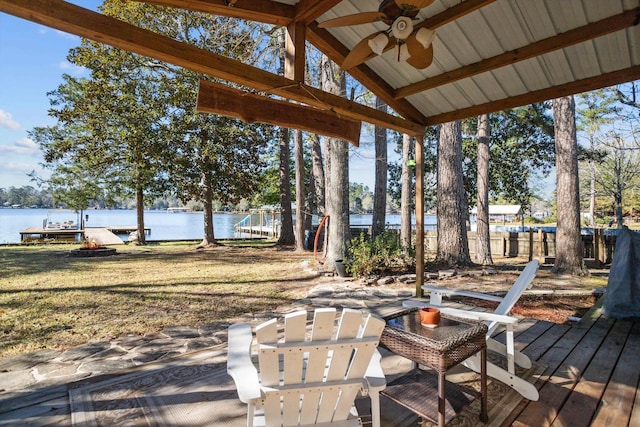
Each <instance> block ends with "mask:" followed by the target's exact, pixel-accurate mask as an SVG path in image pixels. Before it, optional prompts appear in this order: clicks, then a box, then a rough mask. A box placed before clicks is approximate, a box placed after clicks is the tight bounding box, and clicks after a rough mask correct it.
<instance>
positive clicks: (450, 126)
mask: <svg viewBox="0 0 640 427" xmlns="http://www.w3.org/2000/svg"><path fill="white" fill-rule="evenodd" d="M437 197H438V202H437V207H438V238H437V240H438V255H437V261H439V262H444V263H446V264H449V265H451V266H469V265H471V258H470V256H469V243H468V239H467V227H466V220H467V202H466V200H465V195H464V186H463V181H462V133H461V126H460V122H459V121H458V122H449V123H444V124H443V125H442V126H441V127H440V137H439V138H438V184H437Z"/></svg>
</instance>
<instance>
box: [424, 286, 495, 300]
mask: <svg viewBox="0 0 640 427" xmlns="http://www.w3.org/2000/svg"><path fill="white" fill-rule="evenodd" d="M422 289H423V290H425V291H429V292H431V293H432V294H435V293H437V294H439V295H447V296H452V295H453V296H460V297H469V298H476V299H482V300H485V301H496V302H502V300H503V298H502V297H499V296H497V295H491V294H484V293H481V292H472V291H465V290H461V289H448V288H441V287H439V286H430V285H423V286H422Z"/></svg>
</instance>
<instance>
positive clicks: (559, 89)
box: [428, 65, 640, 125]
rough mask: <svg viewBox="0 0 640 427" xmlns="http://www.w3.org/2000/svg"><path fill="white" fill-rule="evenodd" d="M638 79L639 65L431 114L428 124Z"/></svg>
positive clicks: (459, 118)
mask: <svg viewBox="0 0 640 427" xmlns="http://www.w3.org/2000/svg"><path fill="white" fill-rule="evenodd" d="M638 79H640V65H636V66H633V67H629V68H625V69H623V70H618V71H613V72H610V73H606V74H601V75H598V76H594V77H590V78H587V79H582V80H576V81H573V82H570V83H566V84H563V85H561V86H552V87H549V88H545V89H541V90H537V91H533V92H528V93H525V94H522V95H519V96H512V97H510V98H506V99H501V100H499V101H494V102H487V103H485V104H481V105H474V106H473V107H469V108H464V109H462V110H457V111H452V112H450V113H444V114H440V115H437V116H431V117H429V119H428V125H437V124H440V123H446V122H452V121H455V120H461V119H465V118H467V117H475V116H479V115H481V114H486V113H492V112H494V111H502V110H508V109H510V108H515V107H519V106H521V105H529V104H534V103H536V102H543V101H547V100H549V99H554V98H560V97H562V96H569V95H573V94H575V93H584V92H589V91H591V90H596V89H601V88H603V87H607V86H614V85H617V84H621V83H626V82H630V81H633V80H638Z"/></svg>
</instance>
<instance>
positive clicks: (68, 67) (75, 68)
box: [58, 61, 87, 76]
mask: <svg viewBox="0 0 640 427" xmlns="http://www.w3.org/2000/svg"><path fill="white" fill-rule="evenodd" d="M58 67H60V69H61V70H65V71H69V73H70V74H73V75H76V76H81V75H83V74H84V72H85V71H86V70H87V69H86V68H85V67H81V66H79V65H75V64H72V63H71V62H69V61H61V62H60V63H59V64H58Z"/></svg>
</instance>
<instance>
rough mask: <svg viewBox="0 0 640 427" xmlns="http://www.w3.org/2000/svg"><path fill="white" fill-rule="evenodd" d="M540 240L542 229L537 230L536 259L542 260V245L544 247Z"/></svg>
mask: <svg viewBox="0 0 640 427" xmlns="http://www.w3.org/2000/svg"><path fill="white" fill-rule="evenodd" d="M542 238H543V235H542V229H541V228H539V229H538V258H542V245H544V242H543V241H542Z"/></svg>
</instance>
